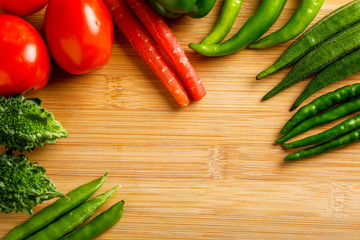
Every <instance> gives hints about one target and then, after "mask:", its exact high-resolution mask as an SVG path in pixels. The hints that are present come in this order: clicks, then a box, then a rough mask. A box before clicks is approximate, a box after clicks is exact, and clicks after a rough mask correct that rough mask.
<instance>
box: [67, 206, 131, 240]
mask: <svg viewBox="0 0 360 240" xmlns="http://www.w3.org/2000/svg"><path fill="white" fill-rule="evenodd" d="M124 204H125V201H124V200H121V201H120V202H118V203H116V204H114V205H113V206H112V207H111V208H109V209H108V210H106V211H104V212H102V213H100V214H99V215H97V216H96V217H95V218H94V219H93V220H91V221H90V222H89V223H87V224H85V225H83V226H81V227H79V228H78V229H76V230H74V231H73V232H71V233H70V234H68V235H66V236H65V237H63V238H61V240H72V239H81V240H91V239H95V238H96V237H98V236H100V235H101V234H103V233H104V232H106V231H107V230H109V229H110V228H111V227H112V226H114V225H115V224H116V223H117V222H118V221H120V219H121V217H122V215H123V212H124Z"/></svg>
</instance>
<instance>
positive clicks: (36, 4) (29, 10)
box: [0, 0, 48, 17]
mask: <svg viewBox="0 0 360 240" xmlns="http://www.w3.org/2000/svg"><path fill="white" fill-rule="evenodd" d="M47 2H48V0H0V9H1V10H3V11H5V12H7V13H11V14H15V15H17V16H22V17H23V16H28V15H31V14H33V13H36V12H38V11H40V10H41V9H43V8H44V7H45V5H46V4H47Z"/></svg>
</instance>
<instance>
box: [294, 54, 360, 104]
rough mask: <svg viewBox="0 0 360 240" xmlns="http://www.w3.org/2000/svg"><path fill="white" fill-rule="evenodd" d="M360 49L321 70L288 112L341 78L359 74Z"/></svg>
mask: <svg viewBox="0 0 360 240" xmlns="http://www.w3.org/2000/svg"><path fill="white" fill-rule="evenodd" d="M359 62H360V49H358V50H356V51H355V52H352V53H350V54H348V55H346V56H344V57H343V58H341V59H339V60H337V61H335V62H333V63H332V64H330V65H329V66H327V67H326V68H325V69H324V70H322V71H321V72H320V73H319V74H318V75H317V76H316V77H315V78H314V79H313V80H312V81H311V82H310V83H309V84H308V85H307V87H306V88H305V89H304V91H303V92H302V93H301V94H300V96H299V97H298V98H297V99H296V101H295V103H294V104H293V105H292V106H291V108H290V111H292V110H294V109H295V108H297V107H298V106H300V104H301V103H302V102H303V101H305V99H307V98H308V97H310V96H311V95H312V94H313V93H315V92H317V91H319V90H320V89H322V88H324V87H327V86H329V85H330V84H332V83H334V82H336V81H339V80H341V79H343V78H346V77H348V76H351V75H353V74H355V73H358V72H360V64H359Z"/></svg>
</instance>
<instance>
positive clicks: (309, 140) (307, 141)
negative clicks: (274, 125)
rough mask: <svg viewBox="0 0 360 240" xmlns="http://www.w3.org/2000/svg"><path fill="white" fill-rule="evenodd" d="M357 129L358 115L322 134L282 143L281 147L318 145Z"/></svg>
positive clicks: (358, 126)
mask: <svg viewBox="0 0 360 240" xmlns="http://www.w3.org/2000/svg"><path fill="white" fill-rule="evenodd" d="M358 128H360V114H359V115H356V116H355V117H352V118H349V119H347V120H345V121H343V122H342V123H340V124H338V125H336V126H334V127H332V128H330V129H328V130H326V131H324V132H321V133H318V134H316V135H313V136H309V137H306V138H304V139H300V140H297V141H294V142H290V143H284V144H283V146H284V147H286V148H298V147H305V146H309V145H315V144H320V143H324V142H327V141H329V140H332V139H335V138H336V137H338V136H341V135H343V134H345V133H349V132H351V131H353V130H356V129H358Z"/></svg>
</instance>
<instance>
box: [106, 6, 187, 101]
mask: <svg viewBox="0 0 360 240" xmlns="http://www.w3.org/2000/svg"><path fill="white" fill-rule="evenodd" d="M104 3H105V4H106V6H107V7H108V9H109V10H110V13H111V15H112V18H113V21H114V22H115V24H116V25H117V26H118V27H119V29H120V30H121V31H122V32H123V34H124V35H125V37H126V38H127V39H128V40H129V41H130V43H131V45H132V46H133V47H134V48H135V50H136V51H137V52H138V53H139V54H140V56H141V57H142V58H143V59H144V60H145V61H146V63H147V64H148V65H149V66H150V68H151V69H152V70H153V72H154V73H155V74H156V75H157V76H158V78H159V79H160V80H161V81H162V83H163V84H164V85H165V87H166V88H167V89H168V90H169V92H170V93H171V94H172V95H173V96H174V98H175V100H176V101H177V102H178V104H179V105H180V106H182V107H185V106H187V105H188V104H189V103H190V100H189V97H188V96H187V93H186V91H185V90H184V88H183V87H182V85H181V82H180V80H179V78H178V77H177V75H176V73H175V71H174V69H173V68H172V66H171V64H170V63H169V62H167V61H166V59H165V57H164V56H163V54H162V52H161V50H160V48H159V46H158V45H157V44H156V42H155V41H154V40H153V39H152V37H151V36H150V34H149V33H148V32H147V31H146V29H145V28H144V26H143V25H142V24H141V22H140V21H139V20H138V19H137V17H136V16H135V15H134V13H133V12H132V11H131V9H130V8H129V7H128V6H127V4H126V3H125V1H124V0H104Z"/></svg>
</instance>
